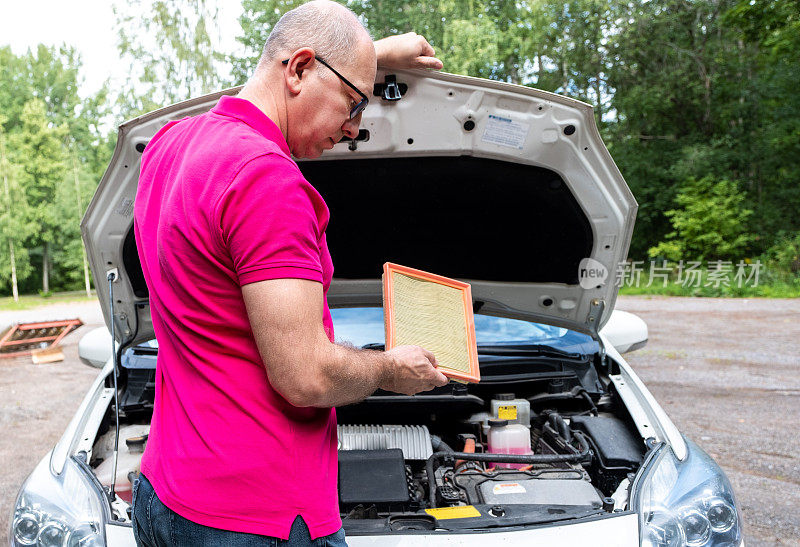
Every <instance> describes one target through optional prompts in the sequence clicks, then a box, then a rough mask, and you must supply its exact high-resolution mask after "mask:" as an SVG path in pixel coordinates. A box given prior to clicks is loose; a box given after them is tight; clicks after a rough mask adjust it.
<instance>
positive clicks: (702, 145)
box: [0, 0, 800, 297]
mask: <svg viewBox="0 0 800 547" xmlns="http://www.w3.org/2000/svg"><path fill="white" fill-rule="evenodd" d="M218 1H220V2H221V1H222V0H218ZM300 3H302V2H301V1H299V0H242V15H241V17H240V18H239V23H240V26H241V28H240V35H239V36H238V38H237V40H238V41H239V42H240V43H241V44H242V50H241V51H242V52H241V53H239V54H231V53H229V52H225V51H222V50H221V49H220V48H219V47H218V44H219V43H220V37H219V32H220V31H219V29H218V28H217V27H216V25H215V18H216V14H217V12H218V4H217V3H216V2H215V1H214V0H129V1H126V2H124V3H123V2H117V3H115V5H114V13H115V17H116V21H117V25H116V32H117V35H118V49H119V55H120V60H121V62H122V63H126V64H127V66H129V67H130V70H129V74H130V78H129V81H127V82H126V85H125V86H124V87H121V86H120V88H114V86H113V85H112V84H111V83H107V84H106V85H104V86H103V87H102V88H101V89H100V90H99V91H98V92H96V93H94V94H93V95H91V96H89V97H88V98H87V97H81V96H79V93H78V91H79V86H80V83H81V81H82V65H81V59H80V55H79V54H78V53H77V51H76V49H75V48H73V47H71V46H70V45H69V44H64V45H63V46H61V47H48V46H44V45H40V46H38V47H37V48H32V49H30V50H28V51H27V52H26V53H24V54H15V53H14V52H13V51H12V50H11V48H10V47H8V46H2V45H0V178H1V179H2V188H0V295H13V296H14V297H16V295H17V294H18V293H19V294H26V293H36V292H39V293H40V294H42V295H49V294H51V293H52V292H53V291H65V290H86V291H87V292H88V291H89V290H90V287H91V279H90V273H89V271H88V268H87V267H86V258H85V254H84V252H83V245H82V242H81V239H80V230H79V223H80V219H81V217H82V215H83V212H84V211H85V208H86V206H87V205H88V203H89V200H90V199H91V196H92V194H93V193H94V190H95V188H96V187H97V184H98V182H99V180H100V178H101V177H102V175H103V172H104V170H105V168H106V166H107V165H108V161H109V160H110V158H111V154H112V152H113V149H114V145H115V139H116V129H115V127H116V126H117V125H118V124H119V123H121V122H122V121H124V120H125V119H128V118H131V117H133V116H135V115H137V114H140V113H143V112H147V111H150V110H153V109H155V108H157V107H160V106H164V105H167V104H171V103H174V102H177V101H180V100H184V99H188V98H190V97H193V96H197V95H200V94H203V93H208V92H212V91H216V90H219V89H223V88H226V87H230V86H233V85H238V84H241V83H243V82H244V80H245V79H246V77H247V75H248V74H249V72H250V70H251V69H252V68H253V66H254V64H255V61H256V60H257V58H258V55H259V54H260V49H261V47H262V45H263V43H264V41H265V39H266V37H267V35H268V34H269V31H270V29H271V28H272V25H273V24H274V23H275V22H276V21H277V19H278V18H279V17H280V14H281V13H284V12H285V11H287V10H288V9H291V8H293V7H295V6H296V5H299V4H300ZM341 3H342V4H345V5H347V6H348V7H349V8H350V9H352V10H353V11H354V12H356V13H357V14H358V15H359V16H360V17H361V18H362V20H363V22H364V23H365V25H366V26H367V28H368V29H369V30H370V32H371V33H372V34H373V36H374V37H376V38H380V37H384V36H389V35H392V34H397V33H402V32H407V31H411V30H413V31H415V32H418V33H420V34H422V35H424V36H425V37H427V38H428V40H429V41H430V42H431V44H432V45H433V46H434V47H435V48H436V50H437V55H438V56H439V57H440V58H441V59H442V60H443V62H444V70H445V71H447V72H452V73H456V74H467V75H471V76H480V77H484V78H490V79H494V80H499V81H504V82H512V83H515V84H521V85H526V86H532V87H536V88H538V89H543V90H546V91H553V92H556V93H559V94H562V95H566V96H569V97H574V98H576V99H580V100H582V101H585V102H588V103H590V104H592V105H593V106H594V108H595V115H596V118H597V122H598V126H599V129H600V132H601V134H602V136H603V139H604V141H605V143H606V144H607V146H608V148H609V150H610V151H611V154H612V156H613V157H614V160H615V161H616V163H617V165H618V167H619V169H620V171H621V172H622V174H623V176H624V177H625V179H626V181H627V182H628V185H629V186H630V187H631V190H632V191H633V194H634V196H635V197H636V199H637V201H638V202H639V213H638V217H637V220H636V227H635V231H634V234H633V241H632V243H631V248H630V252H629V259H630V260H636V261H641V264H643V265H644V269H645V270H646V264H648V263H653V264H656V263H658V264H661V265H662V266H663V261H665V260H666V261H668V262H667V265H668V268H669V269H670V270H671V280H670V282H669V284H668V286H666V287H664V286H662V285H661V284H660V283H659V284H657V285H653V286H652V287H640V288H636V287H627V288H626V290H627V292H662V293H667V294H703V295H726V296H727V295H733V296H743V295H750V296H800V216H799V215H798V212H800V92H798V82H800V55H798V52H800V1H798V0H764V1H760V0H649V1H647V0H627V1H625V0H623V1H619V0H573V1H565V0H560V1H559V0H531V1H524V0H519V1H501V0H417V1H414V2H406V1H400V0H341ZM1 40H2V39H0V41H1ZM109 82H110V80H109ZM681 261H683V262H688V261H699V262H702V263H703V264H706V265H707V264H710V263H712V262H714V263H716V264H717V267H719V265H720V264H728V265H733V266H734V267H735V265H736V264H742V263H747V264H754V263H758V264H760V265H762V266H763V268H762V269H761V273H760V280H759V283H758V285H757V286H753V285H752V283H751V284H750V286H747V285H745V286H744V287H741V286H736V284H734V283H731V284H720V283H705V282H702V283H700V284H699V286H696V287H687V286H686V284H685V283H682V282H681V279H680V275H681ZM712 273H713V272H712ZM705 275H709V272H708V271H707V268H706V272H705ZM704 279H705V278H704Z"/></svg>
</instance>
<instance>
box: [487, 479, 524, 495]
mask: <svg viewBox="0 0 800 547" xmlns="http://www.w3.org/2000/svg"><path fill="white" fill-rule="evenodd" d="M492 492H494V493H495V494H524V493H525V492H526V490H525V487H524V486H522V485H521V484H520V483H518V482H501V483H500V484H495V485H494V488H492Z"/></svg>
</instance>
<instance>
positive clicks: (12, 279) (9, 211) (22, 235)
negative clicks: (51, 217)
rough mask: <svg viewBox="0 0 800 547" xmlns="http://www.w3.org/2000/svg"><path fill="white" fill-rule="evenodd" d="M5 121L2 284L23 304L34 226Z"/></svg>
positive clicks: (1, 144) (0, 160)
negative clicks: (21, 296)
mask: <svg viewBox="0 0 800 547" xmlns="http://www.w3.org/2000/svg"><path fill="white" fill-rule="evenodd" d="M4 121H5V117H4V116H2V115H0V178H2V184H3V187H2V192H3V193H2V194H0V234H2V238H0V240H1V241H0V265H2V267H1V268H0V281H2V282H3V283H8V284H9V285H10V286H11V295H12V296H13V297H14V301H19V281H24V280H25V279H26V278H27V277H28V276H29V275H30V273H31V266H30V259H29V257H28V251H27V249H26V248H25V247H24V245H23V243H24V242H25V240H26V238H27V237H29V236H30V235H31V232H32V229H31V228H32V226H31V224H30V223H29V222H28V221H27V219H28V218H29V217H30V214H29V211H28V202H27V200H26V199H25V196H24V194H23V192H22V191H21V189H20V187H19V184H17V172H18V169H17V166H15V165H13V164H12V163H11V161H10V160H9V158H8V154H7V151H6V134H5V132H4V131H3V122H4Z"/></svg>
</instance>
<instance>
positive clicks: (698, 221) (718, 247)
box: [649, 177, 752, 262]
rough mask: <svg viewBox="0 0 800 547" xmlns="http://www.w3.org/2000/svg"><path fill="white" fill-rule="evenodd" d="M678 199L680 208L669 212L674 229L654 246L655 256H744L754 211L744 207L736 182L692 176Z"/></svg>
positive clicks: (679, 258) (749, 237) (652, 252)
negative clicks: (751, 216) (750, 219)
mask: <svg viewBox="0 0 800 547" xmlns="http://www.w3.org/2000/svg"><path fill="white" fill-rule="evenodd" d="M675 201H676V203H677V204H678V208H677V209H671V210H669V211H667V212H666V213H665V215H666V216H667V218H669V219H670V221H671V223H672V227H673V229H674V230H673V231H672V232H670V233H669V234H667V237H666V240H665V241H663V242H661V243H660V244H659V245H657V246H655V247H653V248H651V249H650V251H649V254H650V256H651V257H665V258H668V259H669V260H672V261H676V262H677V261H678V260H721V259H731V258H734V257H741V253H742V252H743V251H744V250H745V249H746V248H747V245H748V243H749V242H750V239H751V238H752V236H751V235H750V234H749V233H748V231H747V220H748V218H749V217H750V215H751V214H752V211H751V210H749V209H746V208H745V207H744V205H743V202H744V195H742V193H741V192H740V191H739V188H738V187H737V185H736V183H734V182H731V181H729V180H724V179H723V180H719V181H716V180H714V179H712V178H711V177H703V178H702V179H699V180H698V179H694V178H690V179H688V180H687V181H685V182H684V183H683V184H682V185H681V187H680V191H679V192H678V195H677V197H676V198H675Z"/></svg>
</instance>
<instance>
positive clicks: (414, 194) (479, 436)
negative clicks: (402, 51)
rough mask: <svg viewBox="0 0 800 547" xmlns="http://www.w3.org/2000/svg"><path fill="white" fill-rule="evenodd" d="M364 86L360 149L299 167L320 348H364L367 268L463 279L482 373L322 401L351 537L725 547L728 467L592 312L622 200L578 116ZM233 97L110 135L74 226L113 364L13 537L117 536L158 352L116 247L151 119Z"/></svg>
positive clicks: (369, 288)
mask: <svg viewBox="0 0 800 547" xmlns="http://www.w3.org/2000/svg"><path fill="white" fill-rule="evenodd" d="M379 82H382V83H380V84H379V85H376V88H375V94H376V96H375V97H373V100H372V103H373V104H372V106H371V107H370V108H369V109H367V111H366V112H365V114H364V118H363V124H362V130H361V133H360V135H359V138H358V139H356V140H354V141H349V140H348V141H346V142H342V143H341V144H339V145H337V146H336V147H335V148H334V149H333V150H331V151H330V152H329V153H326V154H325V155H324V156H323V157H322V158H321V159H318V160H314V161H305V162H302V163H301V164H300V167H301V169H302V170H303V171H304V173H305V175H306V177H307V178H308V180H309V181H310V182H311V183H312V184H313V185H314V186H315V187H316V188H317V189H318V190H319V191H320V193H321V194H322V196H323V197H324V198H325V200H326V201H327V203H328V205H329V207H330V210H331V215H332V216H331V222H330V226H329V228H328V231H327V239H328V242H329V246H330V249H331V254H332V256H333V259H334V263H335V265H336V272H335V278H334V281H333V284H332V286H331V289H330V291H329V297H328V299H329V304H330V306H331V308H332V314H333V318H334V325H335V331H336V335H337V338H338V339H340V340H348V341H350V342H351V343H354V344H356V345H359V346H366V347H369V348H380V347H381V345H382V344H383V314H382V310H381V308H380V306H381V282H380V275H381V272H382V268H381V267H382V265H383V263H384V262H387V261H391V262H395V263H399V264H403V265H407V266H411V267H414V268H419V269H422V270H427V271H431V272H434V273H437V274H441V275H445V276H448V277H455V278H458V279H463V280H466V281H468V282H469V283H470V284H471V286H472V296H473V300H474V311H475V324H476V331H477V341H478V345H479V360H480V368H481V382H480V383H478V384H470V385H464V384H460V383H451V384H450V385H448V386H445V387H442V388H437V389H436V390H434V391H431V392H427V393H424V394H421V395H417V396H413V397H409V396H401V395H397V394H393V393H386V392H378V393H376V394H374V395H372V396H371V397H369V398H367V399H366V400H365V401H363V402H362V403H358V404H355V405H350V406H347V407H343V408H340V409H338V411H337V414H338V419H339V448H340V452H339V459H340V467H339V495H340V511H341V514H342V518H343V523H344V528H345V531H346V533H347V538H348V543H349V544H350V545H353V546H358V545H426V546H433V545H485V544H499V543H505V544H514V545H516V544H539V545H541V544H560V545H578V544H586V545H648V546H661V545H663V546H680V545H687V546H691V547H699V546H701V545H741V544H742V526H741V516H740V513H739V510H738V508H737V505H736V502H735V498H734V494H733V491H732V489H731V486H730V483H729V482H728V479H727V478H726V477H725V475H724V473H723V472H722V470H721V469H720V468H719V466H718V465H717V464H716V463H715V462H714V461H713V460H712V459H711V458H710V457H709V456H708V455H706V454H705V453H704V452H703V451H702V450H701V449H700V448H699V447H697V445H695V444H694V443H692V442H691V441H689V440H687V439H685V438H684V437H683V436H682V435H681V433H680V431H678V429H677V428H676V427H675V425H673V423H672V422H671V421H670V419H669V418H668V417H667V415H666V414H665V413H664V411H663V410H662V409H661V407H660V406H659V405H658V403H657V402H656V401H655V399H654V398H653V397H652V395H651V394H650V392H649V391H648V390H647V388H646V387H645V386H644V385H643V384H642V382H641V381H640V380H639V378H638V377H637V376H636V374H635V373H634V372H633V370H632V369H631V368H630V366H629V365H628V364H627V363H626V362H625V360H624V359H623V358H622V356H621V355H620V353H621V352H624V351H627V350H632V349H636V348H637V347H640V346H641V345H643V344H644V343H645V342H646V339H647V329H646V326H645V325H644V323H643V322H642V321H641V320H640V319H638V318H637V317H635V316H632V315H630V314H624V313H623V312H617V313H614V314H612V311H613V309H614V303H615V301H616V297H617V284H616V282H615V279H614V277H615V273H616V271H617V265H618V264H619V263H620V262H622V261H624V260H625V258H626V255H627V251H628V246H629V243H630V238H631V233H632V230H633V223H634V219H635V216H636V209H637V205H636V202H635V200H634V198H633V196H632V194H631V192H630V190H629V189H628V187H627V185H626V184H625V181H624V180H623V178H622V176H621V175H620V173H619V171H618V170H617V168H616V166H615V165H614V162H613V160H612V159H611V157H610V155H609V153H608V151H607V149H606V147H605V146H604V144H603V142H602V141H601V139H600V136H599V134H598V131H597V128H596V125H595V118H594V113H593V111H592V108H591V107H590V106H589V105H586V104H584V103H581V102H578V101H575V100H572V99H568V98H565V97H561V96H558V95H553V94H550V93H546V92H542V91H538V90H535V89H530V88H526V87H521V86H515V85H510V84H505V83H499V82H494V81H488V80H482V79H476V78H468V77H463V76H454V75H450V74H444V73H431V72H417V71H397V72H393V73H391V74H385V73H381V74H380V75H379ZM236 92H237V89H232V90H227V91H223V92H221V93H216V94H213V95H209V96H204V97H200V98H197V99H192V100H189V101H186V102H183V103H180V104H177V105H173V106H170V107H168V108H164V109H161V110H158V111H155V112H152V113H150V114H146V115H144V116H141V117H139V118H137V119H134V120H131V121H129V122H127V123H125V124H123V125H122V126H120V129H119V140H118V142H117V148H116V150H115V152H114V157H113V159H112V161H111V164H110V166H109V168H108V170H107V171H106V173H105V175H104V177H103V179H102V181H101V183H100V186H99V187H98V190H97V193H96V194H95V196H94V199H93V200H92V203H91V205H90V206H89V209H88V211H87V213H86V216H85V218H84V220H83V223H82V232H83V237H84V242H85V245H86V248H87V251H88V255H89V257H90V260H91V264H92V272H93V274H94V278H95V280H96V283H97V285H98V293H99V295H100V301H101V304H102V307H103V310H104V313H105V319H106V324H107V325H108V326H109V329H110V330H112V331H113V334H114V337H115V338H116V341H117V345H116V346H114V347H115V348H117V349H116V356H115V357H116V358H115V359H114V358H108V359H106V360H105V363H104V365H103V366H102V370H101V372H100V375H99V376H98V378H97V380H96V381H95V383H94V385H93V386H92V388H91V389H90V390H89V393H88V394H87V396H86V398H85V400H84V401H83V403H82V404H81V407H80V408H79V410H78V412H77V413H76V414H75V417H74V418H73V419H72V421H71V423H70V424H69V426H68V427H67V430H66V431H65V433H64V435H63V437H62V438H61V440H60V441H59V442H58V444H57V445H56V446H55V448H53V450H52V451H51V452H50V453H49V454H48V455H47V456H46V457H45V458H44V459H43V460H42V462H41V463H40V464H39V465H38V466H37V468H36V469H35V470H34V471H33V473H31V475H30V477H29V478H28V479H27V480H26V482H25V483H24V485H23V486H22V489H21V491H20V494H19V497H18V499H17V502H16V507H15V513H14V517H13V519H12V526H11V530H10V538H11V539H10V541H11V544H12V545H14V546H17V545H114V546H117V545H132V544H133V543H134V540H133V533H132V529H131V525H130V506H129V502H130V490H131V481H132V480H134V479H135V477H136V476H137V474H138V465H139V458H140V457H141V451H142V449H143V447H144V444H145V443H146V440H147V433H148V430H149V421H150V417H151V415H152V405H153V389H154V388H153V378H154V373H155V372H154V369H155V357H156V355H157V351H158V347H157V343H155V341H154V340H153V338H154V333H153V327H152V322H151V317H150V310H149V307H148V289H147V287H146V286H145V283H144V278H143V276H142V272H141V266H140V263H139V258H138V256H137V253H136V246H135V244H134V239H133V238H134V236H133V200H134V197H135V194H136V186H137V180H138V174H139V162H140V157H141V153H142V151H143V150H144V148H145V146H146V145H147V142H148V140H149V139H150V138H151V137H152V136H153V135H154V134H155V133H156V131H158V129H160V128H161V127H162V126H163V125H164V124H165V123H167V122H168V121H169V120H173V119H178V118H183V117H185V116H190V115H194V114H198V113H201V112H203V111H206V110H208V109H209V108H211V107H212V106H213V105H214V104H215V103H216V101H217V100H218V98H219V97H220V96H221V95H222V94H235V93H236ZM398 97H399V98H398ZM109 279H113V280H114V281H113V282H109V281H108V280H109ZM93 336H97V337H98V339H97V340H95V342H94V343H92V342H91V339H87V340H86V342H85V343H84V344H82V347H81V355H82V357H83V358H84V359H85V360H86V361H87V362H89V363H92V362H94V363H98V360H103V359H105V357H106V356H108V355H109V354H110V353H111V351H112V350H111V347H112V342H111V338H110V336H108V335H104V334H103V333H100V334H93ZM103 338H105V341H104V342H103V341H102V340H103ZM98 341H100V343H102V344H105V345H106V347H107V349H106V350H100V351H99V353H94V354H92V351H93V348H95V349H96V345H97V343H98ZM101 362H102V361H101ZM115 371H116V374H115ZM115 387H116V388H117V389H116V390H115ZM231 433H232V434H235V432H231ZM492 439H494V445H493V446H492V442H493V441H492ZM500 439H506V440H507V441H508V443H510V444H508V445H507V447H506V448H502V447H501V448H500V449H498V446H499V443H500ZM116 442H118V445H119V448H118V449H117V450H115V443H116ZM503 442H506V441H503ZM512 452H513V453H515V455H514V454H512V455H507V454H510V453H512ZM249 457H253V456H252V455H250V456H249ZM367 461H369V462H370V464H369V465H365V462H367ZM112 483H113V492H114V493H113V496H112V494H111V487H112ZM264 494H265V496H268V495H269V489H268V486H267V485H265V489H264ZM309 494H310V495H313V492H309Z"/></svg>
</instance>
